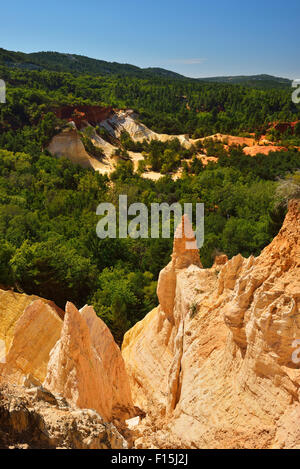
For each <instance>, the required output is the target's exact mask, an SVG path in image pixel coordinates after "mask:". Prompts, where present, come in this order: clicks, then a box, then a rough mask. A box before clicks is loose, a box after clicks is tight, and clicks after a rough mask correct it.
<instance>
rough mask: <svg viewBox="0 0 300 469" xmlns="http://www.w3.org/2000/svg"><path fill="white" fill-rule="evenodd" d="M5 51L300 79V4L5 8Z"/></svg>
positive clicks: (122, 0)
mask: <svg viewBox="0 0 300 469" xmlns="http://www.w3.org/2000/svg"><path fill="white" fill-rule="evenodd" d="M0 11H1V16H0V21H1V23H0V47H3V48H5V49H9V50H19V51H23V52H35V51H40V50H55V51H59V52H68V53H76V54H82V55H87V56H89V57H94V58H98V59H103V60H108V61H116V62H121V63H125V62H126V63H131V64H135V65H138V66H141V67H148V66H157V67H164V68H167V69H169V70H174V71H177V72H179V73H182V74H184V75H187V76H191V77H205V76H214V75H239V74H244V75H249V74H258V73H269V74H272V75H277V76H284V77H291V78H300V60H299V59H300V47H299V46H300V34H299V30H300V28H299V25H300V0H290V1H286V2H284V1H282V0H260V1H258V0H250V1H249V0H222V1H221V0H214V1H213V0H183V1H179V0H86V1H84V0H59V1H58V0H51V1H49V2H43V1H41V0H38V1H37V0H14V1H12V0H11V1H7V0H6V1H3V2H2V4H1V10H0Z"/></svg>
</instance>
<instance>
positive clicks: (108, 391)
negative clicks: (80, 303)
mask: <svg viewBox="0 0 300 469" xmlns="http://www.w3.org/2000/svg"><path fill="white" fill-rule="evenodd" d="M44 386H45V387H46V388H47V389H49V390H50V391H51V392H53V393H55V394H61V395H62V396H64V397H65V398H66V399H67V401H68V402H69V403H71V404H73V405H74V406H76V407H80V408H90V409H95V410H96V411H97V412H99V414H100V415H101V416H102V417H103V418H104V419H105V420H107V421H110V420H112V419H113V418H118V419H121V420H122V419H126V418H129V417H131V416H133V415H134V409H133V404H132V400H131V393H130V388H129V382H128V377H127V373H126V370H125V366H124V362H123V358H122V356H121V352H120V350H119V348H118V346H117V345H116V343H115V342H114V339H113V337H112V335H111V333H110V331H109V329H108V328H107V326H106V325H105V324H104V322H103V321H102V320H101V319H100V318H98V317H97V316H96V314H95V312H94V310H93V308H91V307H89V306H85V307H84V308H83V309H82V310H81V312H79V311H78V310H77V309H76V308H75V306H74V305H72V303H67V306H66V314H65V319H64V324H63V328H62V333H61V338H60V340H59V341H58V342H57V344H56V345H55V347H54V348H53V350H52V352H51V356H50V360H49V364H48V372H47V376H46V379H45V382H44Z"/></svg>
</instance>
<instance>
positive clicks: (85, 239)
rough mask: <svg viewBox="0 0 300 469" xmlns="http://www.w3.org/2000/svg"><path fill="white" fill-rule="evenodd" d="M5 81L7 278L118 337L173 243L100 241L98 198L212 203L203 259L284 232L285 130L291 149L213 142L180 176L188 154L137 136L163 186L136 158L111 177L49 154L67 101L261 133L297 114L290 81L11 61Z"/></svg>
mask: <svg viewBox="0 0 300 469" xmlns="http://www.w3.org/2000/svg"><path fill="white" fill-rule="evenodd" d="M0 77H1V78H2V79H4V80H5V81H6V84H7V103H6V104H5V105H0V240H1V242H0V284H1V285H3V286H6V287H13V288H14V289H15V290H16V291H19V292H25V293H28V294H31V293H34V294H37V295H40V296H42V297H45V298H48V299H51V300H53V301H55V302H56V303H57V305H58V306H60V307H62V308H63V307H64V306H65V303H66V301H67V300H69V301H72V302H74V304H75V305H76V306H77V307H82V306H83V305H84V304H86V303H89V304H93V305H94V307H95V309H96V312H97V314H98V315H99V316H100V317H102V318H103V320H104V321H105V322H106V323H107V324H108V326H109V327H110V329H111V330H112V332H113V334H114V336H115V338H116V340H117V341H118V342H119V343H120V342H121V341H122V337H123V334H124V332H125V331H126V330H127V329H128V328H129V327H131V326H132V325H133V324H135V323H136V322H137V321H138V320H140V319H142V318H143V317H144V316H145V314H146V313H147V312H149V311H150V310H151V308H153V307H154V306H155V305H156V304H157V298H156V282H157V278H158V274H159V271H160V270H161V268H162V267H164V266H165V265H166V264H167V263H168V261H169V259H170V254H171V251H172V239H131V238H127V239H104V240H102V239H99V238H97V236H96V231H95V230H96V225H97V222H98V219H99V217H97V215H96V207H97V206H98V204H99V203H100V202H112V203H114V204H116V205H117V202H118V196H119V194H127V196H128V204H130V203H133V202H136V201H139V202H143V203H145V204H146V205H147V206H148V207H149V206H150V204H151V203H153V202H157V203H162V202H167V203H169V204H171V203H173V202H180V203H182V204H183V203H184V202H193V203H196V202H204V204H205V243H204V246H203V247H202V248H201V252H200V256H201V260H202V263H203V265H204V267H209V266H211V265H212V263H213V260H214V257H215V255H217V254H219V253H226V254H227V255H228V257H232V256H234V255H236V254H238V253H241V254H242V255H243V256H246V257H247V256H250V255H258V254H259V253H260V252H261V250H262V249H263V248H264V246H266V245H267V244H268V243H269V242H270V241H271V239H272V238H273V237H274V236H275V235H276V234H277V232H278V230H279V228H280V226H281V223H282V220H283V217H284V215H285V211H286V201H287V200H288V198H290V197H292V196H298V197H299V186H300V181H299V179H300V178H299V168H300V156H299V155H300V153H299V152H298V151H297V149H296V148H294V145H295V144H296V143H297V140H293V141H291V140H290V139H291V138H293V139H295V138H296V139H297V138H298V137H297V135H294V136H293V137H292V136H289V135H286V136H284V138H285V139H286V140H287V142H288V143H291V145H290V146H289V148H288V151H278V152H276V153H273V154H272V157H266V156H265V155H260V154H258V155H256V156H255V157H252V158H250V157H248V156H246V155H244V153H243V151H242V148H240V147H233V148H232V149H231V150H230V154H229V156H228V155H227V154H224V152H223V151H222V148H218V149H216V148H213V149H212V150H211V151H218V152H219V153H218V156H219V161H218V162H217V163H209V164H208V165H207V166H206V167H204V166H203V165H202V164H201V162H199V161H198V160H197V161H196V160H193V163H192V166H190V167H187V166H185V167H184V171H183V174H182V177H181V178H180V179H177V180H176V181H174V180H172V178H171V176H170V174H169V172H170V171H171V170H173V169H176V165H177V164H179V163H180V160H181V159H186V158H192V153H191V152H189V150H186V153H184V151H183V149H182V148H181V147H180V145H179V146H178V143H176V140H174V141H173V142H171V143H168V144H161V143H160V142H153V143H147V142H144V143H143V144H139V148H138V151H146V152H147V155H148V160H149V162H150V165H151V167H152V168H153V169H156V170H161V171H162V172H163V173H164V176H163V177H162V178H161V179H159V180H158V181H156V182H155V181H152V180H149V179H144V178H142V177H141V176H140V174H139V172H138V173H136V172H134V171H133V164H132V162H131V161H130V159H128V160H127V161H126V160H124V161H122V160H121V161H120V162H119V163H118V165H117V167H116V169H115V171H114V172H113V173H112V174H111V175H110V176H103V175H100V174H99V173H97V172H93V171H92V170H88V169H83V168H81V167H79V166H76V165H73V164H72V163H71V162H70V161H69V160H66V159H64V158H62V159H56V158H54V157H53V156H52V155H51V154H49V152H48V151H47V150H45V148H46V146H47V144H48V142H49V141H50V139H51V137H52V136H53V135H55V133H56V132H57V131H58V129H59V128H61V126H62V125H63V123H62V122H60V121H59V120H58V119H57V118H56V116H55V114H54V110H55V109H56V108H57V107H59V106H62V105H65V104H92V105H95V104H97V105H106V106H113V107H115V108H120V109H121V108H130V109H134V110H135V111H136V112H138V114H139V118H140V120H141V121H142V122H144V123H145V124H146V125H147V126H149V127H150V128H151V129H152V130H155V131H157V132H165V133H168V134H179V133H187V134H189V135H191V136H193V137H206V136H208V135H211V134H213V133H215V132H222V133H230V134H232V135H244V134H245V132H246V133H247V132H255V133H256V134H258V135H261V134H262V133H263V132H265V131H266V129H267V128H268V125H269V123H270V122H274V121H296V120H298V119H299V118H300V108H299V105H295V104H294V103H292V101H291V99H290V89H278V88H274V89H272V88H268V89H256V88H253V87H251V88H249V87H244V86H242V85H240V84H237V85H228V84H224V83H204V82H196V81H190V80H186V81H185V80H182V79H180V80H178V79H173V78H170V77H168V78H165V77H163V78H162V77H157V76H154V77H149V76H148V77H137V76H122V77H121V76H120V75H119V74H117V73H112V74H105V75H98V74H96V75H95V74H90V75H88V74H86V73H84V74H79V73H76V74H75V73H74V74H72V73H70V72H65V71H49V70H28V69H20V68H13V67H7V66H5V65H3V66H0ZM297 132H298V130H297ZM275 137H276V135H275V136H274V138H275ZM277 138H278V140H279V139H280V138H282V137H281V136H278V135H277ZM121 140H122V141H121V144H122V147H123V148H124V151H126V149H127V150H131V149H133V148H132V145H136V144H135V143H134V142H132V141H131V139H130V138H128V135H126V134H124V135H122V138H121ZM208 145H209V142H208ZM135 149H136V147H135ZM174 155H175V156H176V155H179V156H178V157H177V156H176V157H174ZM278 194H279V195H278Z"/></svg>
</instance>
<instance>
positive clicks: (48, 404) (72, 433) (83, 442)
mask: <svg viewBox="0 0 300 469" xmlns="http://www.w3.org/2000/svg"><path fill="white" fill-rule="evenodd" d="M42 393H44V394H45V393H46V391H42V390H41V389H39V392H36V389H32V390H25V389H24V388H22V387H18V386H14V387H10V386H8V385H7V384H5V385H2V386H1V387H0V422H1V424H0V448H1V449H8V448H11V449H13V448H18V449H28V448H29V449H55V448H59V449H127V448H128V444H127V442H126V440H125V439H124V437H123V436H122V435H121V434H120V433H119V431H118V430H117V428H116V427H115V426H114V425H113V424H111V423H106V422H104V420H103V418H102V417H101V416H100V415H99V414H98V413H97V412H95V411H94V410H90V409H76V408H74V407H71V406H69V405H68V404H67V403H65V402H64V401H63V400H62V399H61V398H60V397H59V396H56V397H55V396H52V397H53V398H54V400H52V401H49V399H47V396H46V397H45V398H44V399H43V395H42ZM46 394H47V393H46ZM48 394H49V395H51V394H50V393H48Z"/></svg>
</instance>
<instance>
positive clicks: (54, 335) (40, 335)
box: [0, 291, 62, 384]
mask: <svg viewBox="0 0 300 469" xmlns="http://www.w3.org/2000/svg"><path fill="white" fill-rule="evenodd" d="M0 297H1V298H2V300H3V303H2V308H3V320H1V322H0V329H2V337H3V339H2V340H3V341H4V342H6V350H5V357H3V358H2V363H1V364H0V380H2V381H3V380H5V381H10V382H12V383H15V384H21V383H22V381H23V379H24V376H26V375H29V374H31V375H32V376H33V378H36V379H37V380H39V381H43V380H44V379H45V376H46V372H47V365H48V361H49V354H50V351H51V349H52V348H53V346H54V345H55V343H56V342H57V340H58V339H59V337H60V332H61V328H62V320H61V318H60V317H59V316H58V314H57V309H56V308H54V307H52V306H51V305H50V304H49V303H48V302H46V301H44V300H41V299H37V300H34V301H32V300H33V298H36V297H30V296H27V295H19V294H17V293H14V292H11V291H9V292H1V294H0ZM5 299H6V301H7V302H6V305H5V304H4V300H5ZM6 308H7V309H6Z"/></svg>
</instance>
